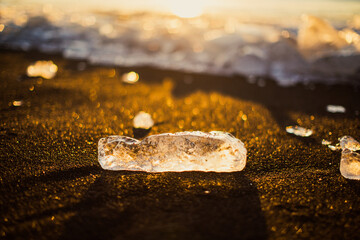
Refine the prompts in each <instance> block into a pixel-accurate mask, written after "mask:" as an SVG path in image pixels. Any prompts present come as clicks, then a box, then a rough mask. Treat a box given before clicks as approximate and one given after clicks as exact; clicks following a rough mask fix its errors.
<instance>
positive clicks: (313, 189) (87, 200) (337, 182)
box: [0, 50, 360, 239]
mask: <svg viewBox="0 0 360 240" xmlns="http://www.w3.org/2000/svg"><path fill="white" fill-rule="evenodd" d="M42 59H46V60H52V61H54V63H55V64H57V66H58V68H59V70H58V73H57V75H56V77H55V78H54V79H48V80H47V79H41V78H28V77H26V76H25V73H26V67H27V66H28V65H29V64H31V63H32V62H34V61H36V60H42ZM0 61H1V64H0V79H1V81H0V84H1V87H0V93H1V94H0V109H1V110H0V111H1V112H0V116H1V126H0V146H1V147H0V156H1V157H0V158H1V161H0V169H1V170H0V173H1V175H0V180H1V185H2V187H1V190H0V196H1V197H0V205H1V209H2V211H1V212H2V213H1V219H0V236H2V237H4V238H9V239H11V238H16V239H21V238H30V239H49V238H50V239H55V238H60V239H78V238H86V239H114V238H115V239H139V238H141V239H184V238H191V239H300V238H311V239H323V238H326V239H355V238H357V235H358V232H359V226H358V223H359V222H360V216H359V214H358V213H359V211H360V200H359V196H360V182H358V181H354V180H347V179H345V178H343V177H342V176H341V174H340V172H339V163H340V152H339V151H331V150H330V149H329V148H328V147H327V146H324V145H322V144H321V141H322V139H326V140H329V141H331V142H332V143H333V144H336V143H337V142H338V138H339V137H342V136H344V135H350V136H352V137H354V138H355V139H357V140H360V131H359V130H360V116H359V111H360V101H359V100H360V97H359V89H357V88H356V87H353V86H349V85H332V86H326V85H321V84H315V85H309V86H304V85H296V86H293V87H287V88H284V87H279V86H277V85H276V83H275V82H273V81H271V80H265V82H264V83H265V86H263V87H260V86H258V84H251V83H249V82H248V81H247V80H246V79H245V78H243V77H240V76H239V77H221V76H212V75H205V74H190V73H182V72H176V71H167V70H160V69H153V68H150V67H134V68H130V67H129V68H120V67H111V66H91V65H88V64H86V63H85V65H84V64H83V63H82V62H81V61H71V60H66V59H64V58H62V57H61V56H59V55H46V54H41V53H37V52H28V53H26V52H17V51H7V50H1V51H0ZM129 71H135V72H137V73H138V74H139V76H140V79H139V81H138V82H137V83H135V84H126V83H123V82H122V81H121V76H122V74H123V73H126V72H129ZM263 80H264V79H263ZM260 85H263V83H262V84H260ZM14 101H21V102H22V103H21V106H15V105H14ZM329 104H333V105H342V106H344V107H345V108H346V113H344V114H341V113H336V114H334V113H329V112H327V111H326V106H327V105H329ZM139 111H146V112H148V113H150V114H151V115H152V117H153V119H154V121H155V126H154V127H153V128H152V129H151V130H150V131H149V132H148V135H152V134H158V133H165V132H172V133H173V132H180V131H195V130H198V131H205V132H209V131H213V130H219V131H226V132H230V133H231V134H233V135H234V136H235V137H237V138H239V139H240V140H242V141H243V142H244V144H245V146H246V148H247V151H248V158H247V164H246V167H245V169H244V170H243V171H241V172H234V173H213V172H210V173H204V172H184V173H174V172H169V173H144V172H127V171H119V172H112V171H106V170H103V169H101V167H100V165H99V163H98V160H97V141H98V140H99V139H100V138H101V137H105V136H108V135H126V136H130V137H134V129H133V127H132V118H133V117H134V116H135V114H136V113H137V112H139ZM289 125H299V126H302V127H305V128H309V129H312V130H313V132H314V133H313V135H312V136H310V137H308V138H302V137H297V136H294V135H290V134H288V133H286V131H285V127H286V126H289Z"/></svg>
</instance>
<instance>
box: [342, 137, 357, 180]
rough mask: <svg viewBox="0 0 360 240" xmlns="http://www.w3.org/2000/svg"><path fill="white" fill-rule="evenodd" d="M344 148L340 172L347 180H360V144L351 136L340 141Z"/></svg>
mask: <svg viewBox="0 0 360 240" xmlns="http://www.w3.org/2000/svg"><path fill="white" fill-rule="evenodd" d="M340 146H341V148H342V152H341V161H340V172H341V175H343V176H344V177H345V178H348V179H356V180H360V154H359V153H357V152H355V151H358V150H360V143H359V142H358V141H356V140H355V139H354V138H352V137H350V136H344V137H342V138H341V139H340Z"/></svg>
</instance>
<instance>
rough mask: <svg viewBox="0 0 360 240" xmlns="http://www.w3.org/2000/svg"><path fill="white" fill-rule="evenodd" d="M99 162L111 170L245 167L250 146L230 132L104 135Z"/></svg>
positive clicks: (207, 169) (235, 169) (150, 170)
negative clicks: (135, 136) (136, 136)
mask: <svg viewBox="0 0 360 240" xmlns="http://www.w3.org/2000/svg"><path fill="white" fill-rule="evenodd" d="M98 150H99V162H100V165H101V167H102V168H104V169H107V170H130V171H146V172H166V171H173V172H182V171H214V172H234V171H241V170H242V169H244V167H245V164H246V148H245V147H244V144H243V143H242V142H241V141H240V140H239V139H237V138H235V137H234V136H232V135H231V134H229V133H226V132H210V133H204V132H179V133H174V134H173V133H164V134H159V135H152V136H149V137H146V138H145V139H143V140H142V141H139V140H136V139H133V138H130V137H126V136H109V137H105V138H101V139H100V140H99V145H98Z"/></svg>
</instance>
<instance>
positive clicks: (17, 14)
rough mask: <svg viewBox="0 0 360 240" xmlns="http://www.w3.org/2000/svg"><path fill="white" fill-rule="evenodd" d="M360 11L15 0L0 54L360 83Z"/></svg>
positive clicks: (295, 4) (321, 0)
mask: <svg viewBox="0 0 360 240" xmlns="http://www.w3.org/2000/svg"><path fill="white" fill-rule="evenodd" d="M359 12H360V2H358V1H330V0H316V1H298V0H293V1H285V0H273V1H265V0H253V1H233V0H227V1H220V0H212V1H201V0H193V1H186V0H184V1H172V0H168V1H165V0H156V1H155V0H153V1H141V0H134V1H131V3H129V2H128V1H122V0H120V1H115V0H109V1H97V0H90V1H69V0H63V1H61V0H50V1H42V0H37V1H35V0H33V1H30V0H19V1H9V0H8V1H2V2H1V3H0V47H1V48H5V49H17V50H23V51H29V50H38V51H41V52H45V53H61V54H62V55H63V56H64V57H66V58H69V59H79V60H84V61H87V62H89V63H90V64H101V65H112V66H130V67H133V66H152V67H156V68H161V69H171V70H179V71H183V72H192V73H207V74H216V75H226V76H231V75H242V76H245V77H249V78H254V77H270V78H272V79H274V80H275V81H277V83H278V84H279V85H281V86H290V85H294V84H297V83H304V84H307V83H314V82H315V83H318V82H320V83H325V84H335V83H347V84H358V83H359V82H360V81H359V79H360V73H359V69H360V35H359V33H360V15H357V14H356V13H359Z"/></svg>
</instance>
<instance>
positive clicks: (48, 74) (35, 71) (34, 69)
mask: <svg viewBox="0 0 360 240" xmlns="http://www.w3.org/2000/svg"><path fill="white" fill-rule="evenodd" d="M57 70H58V67H57V66H56V65H55V64H54V63H53V61H36V62H35V63H34V64H31V65H30V66H28V68H27V71H26V73H27V75H28V76H29V77H42V78H45V79H51V78H53V77H55V75H56V72H57Z"/></svg>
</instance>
